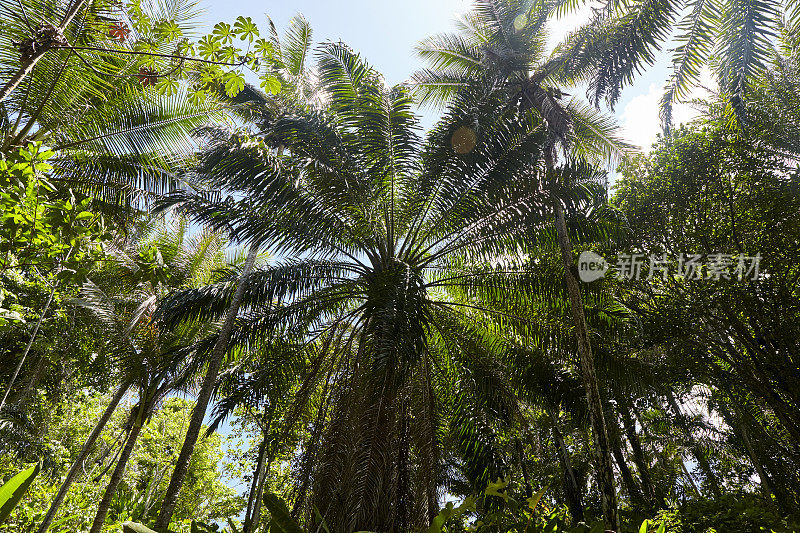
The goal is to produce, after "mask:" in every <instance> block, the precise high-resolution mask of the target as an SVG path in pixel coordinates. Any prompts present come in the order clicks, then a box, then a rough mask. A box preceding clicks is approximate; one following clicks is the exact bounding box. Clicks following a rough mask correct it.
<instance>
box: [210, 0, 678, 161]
mask: <svg viewBox="0 0 800 533" xmlns="http://www.w3.org/2000/svg"><path fill="white" fill-rule="evenodd" d="M471 5H472V0H403V1H382V0H377V1H374V0H373V1H370V0H338V1H336V0H327V1H326V0H295V1H292V2H287V1H277V0H260V1H259V0H200V7H201V8H202V9H203V10H204V13H203V19H204V20H205V21H207V22H208V25H209V28H207V29H210V26H211V25H213V24H214V23H215V22H219V21H225V22H229V23H231V22H233V21H234V20H235V19H236V17H237V16H239V15H244V16H249V17H251V18H252V19H253V20H254V21H255V22H256V23H257V24H258V25H259V27H260V28H266V19H267V16H270V17H271V18H272V19H273V20H274V21H275V24H276V25H277V27H278V29H279V30H280V31H282V30H283V29H284V28H285V27H286V23H287V22H288V20H289V19H290V18H291V17H292V16H294V15H295V14H297V13H302V14H303V15H304V16H305V17H306V18H307V19H308V20H309V22H310V23H311V26H312V28H313V30H314V40H315V42H322V41H325V40H334V41H338V40H342V41H344V42H346V43H347V44H349V45H350V46H351V47H353V48H354V49H355V50H356V51H358V52H360V53H361V54H362V55H363V56H364V57H366V58H367V60H368V61H369V62H370V63H371V64H372V65H373V66H374V67H375V68H376V69H377V70H378V71H380V72H381V73H383V75H384V76H385V77H386V80H387V82H388V83H390V84H395V83H400V82H403V81H405V80H407V79H408V77H409V76H410V75H411V73H413V72H414V71H415V70H417V69H418V68H420V67H421V66H423V65H422V63H421V61H420V60H419V59H418V58H417V57H416V56H415V54H414V46H415V44H417V43H418V42H419V41H420V40H422V39H424V38H425V37H427V36H429V35H432V34H435V33H439V32H444V31H449V30H451V29H453V21H454V20H455V19H456V17H457V16H458V15H459V14H460V13H464V12H465V11H467V10H469V8H470V6H471ZM585 16H586V15H585V14H584V13H577V14H575V15H571V16H570V17H569V18H566V19H562V20H558V21H556V22H555V23H554V24H553V26H552V36H551V43H552V44H555V43H556V42H558V40H559V39H560V38H561V37H562V36H563V35H565V34H566V33H567V32H568V31H569V30H570V29H573V28H575V27H576V26H577V25H578V24H580V22H581V21H582V20H584V19H585ZM668 59H669V57H668V53H666V52H665V53H662V54H661V55H660V56H659V60H658V61H657V63H656V65H654V66H653V67H651V68H650V69H648V71H647V72H646V73H645V74H643V75H642V76H640V78H639V79H638V80H637V81H636V83H635V84H633V85H632V86H630V87H628V88H627V89H626V90H625V91H624V92H623V94H622V98H621V99H620V101H619V103H618V104H617V105H616V109H615V110H614V114H615V115H616V116H617V118H618V119H619V122H620V124H621V126H622V127H623V132H624V135H625V137H626V138H627V140H628V141H629V142H631V143H633V144H635V145H637V146H642V147H645V148H647V147H649V146H650V144H651V143H652V142H653V140H654V139H655V136H656V134H657V133H658V132H659V131H660V126H659V119H658V101H659V98H660V97H661V91H662V88H663V86H664V82H665V81H666V80H667V78H668V72H669V69H668V65H669V61H668ZM424 113H425V117H424V119H425V120H424V124H425V125H426V126H427V125H430V124H431V123H432V122H433V120H434V119H435V116H436V112H435V111H424ZM691 116H693V113H692V111H691V109H690V108H689V107H688V106H678V107H677V109H676V111H675V120H676V122H682V121H685V120H688V119H689V118H691Z"/></svg>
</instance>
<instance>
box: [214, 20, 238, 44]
mask: <svg viewBox="0 0 800 533" xmlns="http://www.w3.org/2000/svg"><path fill="white" fill-rule="evenodd" d="M211 33H212V34H213V35H214V37H216V38H217V39H219V41H221V42H222V43H223V44H229V43H231V42H233V30H232V29H231V25H230V24H228V23H225V22H218V23H217V24H216V26H214V31H212V32H211Z"/></svg>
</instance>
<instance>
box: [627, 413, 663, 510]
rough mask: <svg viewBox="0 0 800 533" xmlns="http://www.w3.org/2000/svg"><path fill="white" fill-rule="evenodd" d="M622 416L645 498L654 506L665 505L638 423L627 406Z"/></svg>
mask: <svg viewBox="0 0 800 533" xmlns="http://www.w3.org/2000/svg"><path fill="white" fill-rule="evenodd" d="M620 415H621V416H622V423H623V426H624V428H625V436H626V437H627V438H628V442H630V444H631V449H632V450H633V462H634V464H635V465H636V469H637V470H638V471H639V480H640V481H641V483H642V490H643V491H644V495H645V498H647V500H648V501H649V502H650V504H651V506H652V507H655V506H660V507H663V506H664V501H663V499H662V498H661V497H660V496H659V495H657V494H656V490H655V486H654V485H653V482H652V480H651V478H650V468H649V466H648V464H647V460H646V459H645V454H644V448H642V442H641V441H640V440H639V435H637V434H636V424H634V422H633V419H632V418H631V414H630V412H628V411H627V409H626V408H625V407H623V408H621V409H620Z"/></svg>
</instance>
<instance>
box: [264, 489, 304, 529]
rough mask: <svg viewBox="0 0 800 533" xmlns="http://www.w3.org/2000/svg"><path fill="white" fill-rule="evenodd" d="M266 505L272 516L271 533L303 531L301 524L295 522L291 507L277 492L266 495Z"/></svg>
mask: <svg viewBox="0 0 800 533" xmlns="http://www.w3.org/2000/svg"><path fill="white" fill-rule="evenodd" d="M264 506H265V507H266V508H267V509H268V510H269V514H270V515H271V516H272V521H271V522H270V526H269V531H270V533H303V530H302V529H301V528H300V525H299V524H298V523H297V522H295V520H294V518H292V516H291V515H290V514H289V507H288V506H287V505H286V502H285V501H283V500H282V499H281V498H280V497H279V496H276V495H275V494H266V495H264Z"/></svg>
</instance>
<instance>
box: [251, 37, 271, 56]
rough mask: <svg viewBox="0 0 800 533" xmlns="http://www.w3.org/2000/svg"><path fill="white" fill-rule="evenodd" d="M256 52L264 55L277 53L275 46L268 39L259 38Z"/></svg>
mask: <svg viewBox="0 0 800 533" xmlns="http://www.w3.org/2000/svg"><path fill="white" fill-rule="evenodd" d="M255 50H256V53H258V55H260V56H262V57H272V54H274V53H275V47H273V46H272V43H271V42H269V41H268V40H266V39H258V40H257V41H256V46H255Z"/></svg>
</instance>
